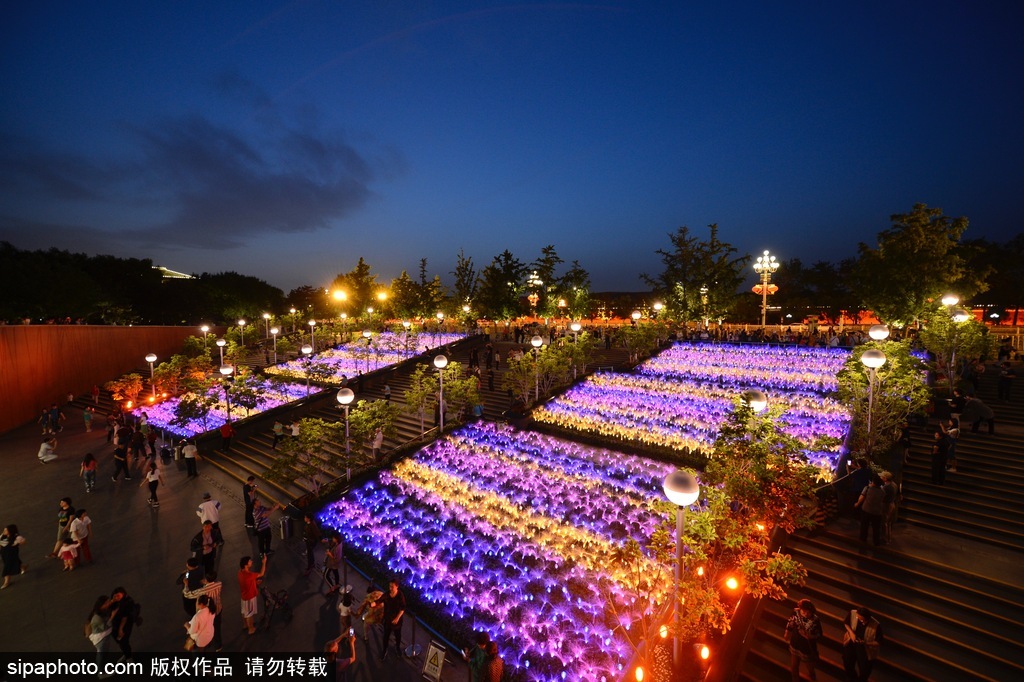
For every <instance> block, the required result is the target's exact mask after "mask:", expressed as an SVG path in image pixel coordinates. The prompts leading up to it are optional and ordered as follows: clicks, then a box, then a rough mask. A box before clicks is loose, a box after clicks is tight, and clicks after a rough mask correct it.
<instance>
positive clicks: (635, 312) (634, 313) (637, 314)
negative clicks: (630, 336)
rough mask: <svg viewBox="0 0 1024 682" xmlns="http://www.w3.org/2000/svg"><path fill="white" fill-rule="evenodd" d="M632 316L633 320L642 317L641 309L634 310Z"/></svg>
mask: <svg viewBox="0 0 1024 682" xmlns="http://www.w3.org/2000/svg"><path fill="white" fill-rule="evenodd" d="M630 317H632V318H633V321H634V322H636V321H637V320H639V319H640V311H639V310H634V311H633V314H632V315H630Z"/></svg>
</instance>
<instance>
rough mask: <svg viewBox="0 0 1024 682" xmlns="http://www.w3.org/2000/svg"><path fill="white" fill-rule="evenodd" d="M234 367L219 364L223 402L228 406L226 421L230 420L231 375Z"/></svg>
mask: <svg viewBox="0 0 1024 682" xmlns="http://www.w3.org/2000/svg"><path fill="white" fill-rule="evenodd" d="M234 372H235V368H234V367H232V366H231V365H221V366H220V374H221V376H222V377H223V381H222V383H223V384H224V404H225V405H227V408H228V421H231V392H230V391H231V375H232V374H234Z"/></svg>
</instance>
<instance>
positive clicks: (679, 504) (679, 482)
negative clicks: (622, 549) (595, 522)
mask: <svg viewBox="0 0 1024 682" xmlns="http://www.w3.org/2000/svg"><path fill="white" fill-rule="evenodd" d="M662 488H663V489H664V491H665V497H667V498H668V500H669V502H671V503H672V504H674V505H676V575H675V590H674V592H673V595H674V597H675V598H674V599H673V600H672V604H673V606H672V609H673V611H674V613H675V621H674V622H675V628H674V633H673V634H674V637H673V641H672V663H673V666H674V667H675V669H676V670H678V669H679V665H680V659H681V658H682V641H681V640H680V639H679V633H680V630H681V629H682V627H681V625H682V615H681V613H680V611H681V609H680V608H679V603H678V602H679V584H680V583H681V582H682V577H683V529H684V528H685V527H686V508H687V507H689V506H690V505H691V504H693V503H694V502H696V501H697V498H699V497H700V484H699V483H698V482H697V478H696V477H695V476H694V475H693V474H691V473H690V472H688V471H684V470H683V469H676V470H675V471H673V472H672V473H671V474H669V475H668V476H666V477H665V482H664V483H663V484H662Z"/></svg>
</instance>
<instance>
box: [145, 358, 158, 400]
mask: <svg viewBox="0 0 1024 682" xmlns="http://www.w3.org/2000/svg"><path fill="white" fill-rule="evenodd" d="M146 362H148V363H149V386H150V388H152V389H153V398H154V399H156V380H155V379H154V378H153V363H154V362H156V353H150V354H149V355H147V356H146Z"/></svg>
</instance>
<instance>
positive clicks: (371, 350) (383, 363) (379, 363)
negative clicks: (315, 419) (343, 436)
mask: <svg viewBox="0 0 1024 682" xmlns="http://www.w3.org/2000/svg"><path fill="white" fill-rule="evenodd" d="M464 338H466V335H465V334H451V333H439V334H429V333H420V334H408V335H406V334H404V333H401V334H396V333H393V332H384V333H381V334H374V335H373V336H372V337H371V343H370V345H369V346H367V343H366V341H365V340H362V341H356V342H353V343H346V344H343V345H342V346H341V347H340V348H328V349H327V350H324V351H321V352H318V353H314V354H313V355H312V357H311V360H312V361H313V362H317V363H320V364H322V365H327V366H328V367H329V368H330V370H331V372H332V373H331V375H330V376H329V377H328V378H327V379H325V380H323V381H322V382H321V383H326V384H330V385H339V384H341V383H342V381H343V379H342V377H345V378H349V379H350V378H352V377H354V376H356V375H357V374H359V373H360V372H363V373H364V374H365V373H367V372H372V371H374V370H377V369H380V368H381V367H388V366H389V365H397V364H398V363H400V362H404V361H406V360H408V359H409V358H411V357H415V356H417V355H419V354H421V353H425V352H427V351H429V350H431V349H432V348H438V347H440V346H445V345H448V344H450V343H455V342H456V341H461V340H462V339H464ZM264 371H265V372H266V373H267V374H276V375H278V376H285V377H294V378H298V379H305V377H306V360H305V359H296V360H291V361H289V362H284V363H281V364H279V365H275V366H272V367H267V368H266V369H265V370H264Z"/></svg>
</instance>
